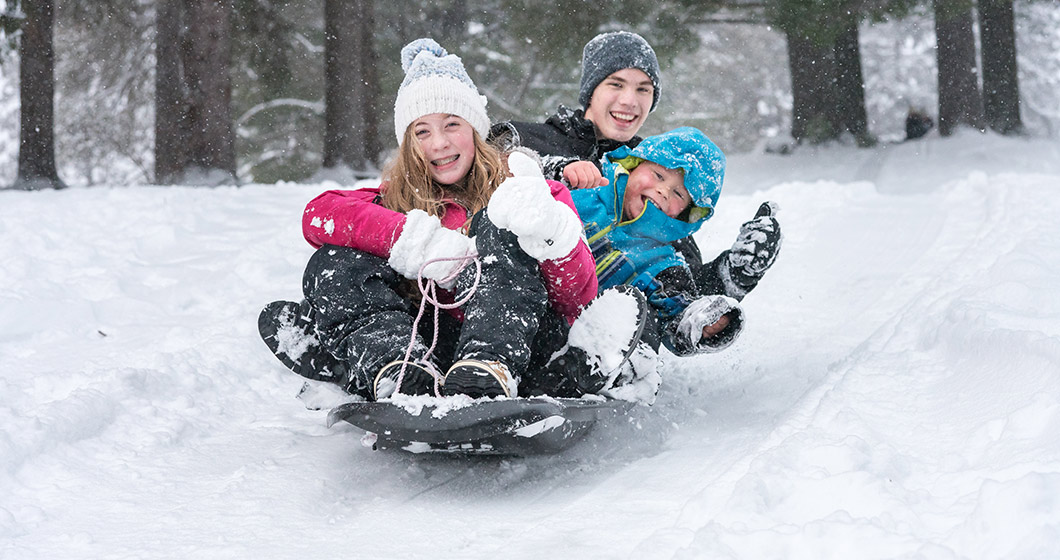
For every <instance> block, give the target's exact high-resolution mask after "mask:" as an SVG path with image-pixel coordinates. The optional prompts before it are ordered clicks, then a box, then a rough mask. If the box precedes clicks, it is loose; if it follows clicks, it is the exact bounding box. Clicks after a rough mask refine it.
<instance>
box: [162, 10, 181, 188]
mask: <svg viewBox="0 0 1060 560" xmlns="http://www.w3.org/2000/svg"><path fill="white" fill-rule="evenodd" d="M183 14H184V7H183V0H159V2H158V8H157V12H156V15H155V182H157V183H159V184H168V183H174V182H179V181H180V180H181V179H182V178H183V174H184V165H185V163H186V162H187V161H188V154H187V146H188V139H187V133H188V130H187V128H186V127H185V126H184V123H185V118H186V112H187V103H186V100H185V93H184V89H185V88H184V80H183V77H182V76H183V69H182V65H181V62H180V43H181V41H182V37H183V35H184V15H183Z"/></svg>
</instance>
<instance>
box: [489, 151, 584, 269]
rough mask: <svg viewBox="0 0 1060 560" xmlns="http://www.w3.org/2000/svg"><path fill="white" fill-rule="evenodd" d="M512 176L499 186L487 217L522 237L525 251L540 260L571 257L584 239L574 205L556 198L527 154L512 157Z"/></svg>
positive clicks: (539, 169) (509, 158)
mask: <svg viewBox="0 0 1060 560" xmlns="http://www.w3.org/2000/svg"><path fill="white" fill-rule="evenodd" d="M508 169H510V170H511V172H512V177H510V178H508V179H506V180H505V181H504V182H503V183H501V186H499V187H497V190H496V191H494V193H493V196H492V197H490V201H489V204H488V205H487V206H486V215H487V216H489V219H490V221H491V222H493V224H494V225H496V226H497V227H499V228H501V229H506V230H508V231H510V232H512V233H514V234H515V235H516V236H517V237H518V238H519V246H520V247H521V248H522V249H523V251H524V252H525V253H526V254H528V255H530V256H531V257H534V258H535V259H537V260H538V261H546V260H552V259H558V258H560V257H565V256H567V255H568V254H570V252H571V251H573V250H574V248H575V247H576V246H577V244H578V240H579V239H581V233H582V223H581V220H579V219H578V215H577V214H575V213H574V210H572V209H571V207H570V206H567V205H566V204H564V203H562V202H560V201H558V200H556V199H555V198H553V197H552V189H551V188H550V187H549V186H548V183H546V182H545V178H544V177H542V176H541V168H539V167H538V166H537V164H536V163H534V161H533V160H532V159H530V157H529V156H527V155H526V154H522V153H519V152H514V153H512V154H510V155H509V156H508Z"/></svg>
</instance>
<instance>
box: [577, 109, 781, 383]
mask: <svg viewBox="0 0 1060 560" xmlns="http://www.w3.org/2000/svg"><path fill="white" fill-rule="evenodd" d="M602 167H603V176H604V178H605V179H607V180H608V182H609V184H607V185H604V186H600V187H595V188H590V189H578V190H574V191H572V192H571V195H572V196H573V198H574V204H575V206H576V207H577V208H578V214H579V215H580V217H581V220H582V223H583V224H584V227H585V234H586V237H587V238H588V240H589V245H590V247H591V248H592V250H593V257H594V258H595V260H596V274H597V278H598V280H599V286H600V290H601V293H603V291H604V290H608V289H611V288H615V287H621V286H622V285H628V286H632V287H634V288H637V289H638V291H639V292H641V293H643V294H644V296H645V298H644V299H646V302H647V308H648V309H649V310H650V311H654V313H649V314H648V315H649V316H648V317H647V318H646V319H645V320H646V321H648V322H649V323H651V324H652V325H651V328H648V329H646V330H645V332H646V333H648V334H647V335H644V336H643V337H642V340H648V341H650V342H649V344H651V345H652V346H654V347H655V349H656V350H657V349H658V345H659V342H661V343H662V344H665V345H666V346H667V347H668V348H669V349H670V350H671V351H673V352H674V353H676V354H677V355H688V354H694V353H699V352H716V351H718V350H721V349H723V348H725V347H727V346H729V345H730V344H731V343H732V342H733V341H734V340H735V338H736V336H737V335H738V334H739V332H740V330H741V328H742V322H743V321H742V317H743V314H742V311H741V309H740V307H739V302H738V299H741V298H742V296H743V295H746V291H742V290H740V289H739V286H738V283H736V282H734V281H733V280H734V279H733V278H730V277H728V276H729V272H731V270H735V268H734V267H733V264H732V260H733V259H735V250H736V247H738V246H739V244H740V241H739V240H738V242H737V246H734V250H733V251H726V252H725V253H723V254H722V255H721V256H719V257H718V259H715V261H713V262H711V263H707V264H703V265H696V266H694V267H692V266H689V265H688V264H686V262H685V260H684V259H683V258H682V257H681V256H680V255H679V254H678V253H677V252H676V251H675V250H674V248H673V246H672V245H671V243H672V242H674V241H676V240H679V239H683V238H685V237H688V236H690V235H692V234H693V233H695V232H696V231H698V230H699V228H700V227H701V226H702V225H703V223H704V222H706V221H707V220H708V219H710V217H711V215H713V213H714V207H715V205H716V204H717V202H718V196H719V195H720V194H721V186H722V181H723V180H724V177H725V155H724V154H723V153H722V151H721V150H720V149H718V147H717V146H716V145H715V144H714V142H712V141H711V140H710V139H709V138H708V137H707V136H706V135H705V134H703V133H702V132H701V131H699V130H697V129H695V128H691V127H682V128H678V129H675V130H672V131H670V132H667V133H665V134H660V135H657V136H650V137H648V138H645V139H644V140H643V141H642V142H641V143H640V144H638V145H637V146H636V147H634V148H629V147H625V146H623V147H621V148H618V149H617V150H614V151H612V152H609V153H608V154H607V155H606V156H605V157H604V160H603V165H602ZM773 209H774V207H773V206H772V204H771V203H766V204H764V205H763V206H762V209H761V210H760V211H759V216H756V220H758V221H761V222H762V223H761V224H757V223H756V222H755V221H754V220H753V221H752V222H749V223H748V224H745V226H744V227H745V228H747V227H748V225H749V224H754V225H755V226H756V228H757V229H758V230H762V229H763V228H764V229H767V230H770V232H771V233H775V240H774V243H773V245H772V246H771V247H769V251H768V252H769V253H770V254H769V255H767V257H768V261H769V262H768V263H765V267H766V268H768V266H769V265H771V264H772V259H773V257H775V254H776V250H777V249H778V246H779V235H780V230H779V225H778V224H776V221H775V220H774V219H773V218H772V213H773V211H774V210H773ZM760 218H761V219H760ZM759 219H760V220H759ZM757 226H760V227H757ZM756 228H752V229H756ZM741 235H744V233H743V232H742V233H741ZM748 236H749V237H750V234H749V235H748ZM757 238H758V239H762V236H757ZM759 249H761V247H759ZM756 252H757V251H755V250H752V258H753V255H754V253H756ZM747 264H750V263H747ZM760 272H764V270H761V271H760ZM752 287H753V286H752ZM622 291H623V293H626V294H631V293H633V290H629V289H628V287H627V288H622ZM637 297H639V295H638V296H637ZM652 339H654V340H652ZM590 354H592V352H590ZM612 380H613V376H612Z"/></svg>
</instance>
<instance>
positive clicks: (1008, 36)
mask: <svg viewBox="0 0 1060 560" xmlns="http://www.w3.org/2000/svg"><path fill="white" fill-rule="evenodd" d="M1014 20H1015V16H1014V14H1013V9H1012V0H979V36H980V39H981V47H980V54H981V55H982V60H983V114H984V116H985V118H986V124H987V125H989V126H990V128H991V129H993V130H995V131H997V132H1000V133H1001V134H1018V133H1020V132H1022V131H1023V122H1022V121H1021V120H1020V88H1019V78H1018V76H1017V74H1018V72H1017V70H1018V66H1017V63H1016V29H1015V21H1014Z"/></svg>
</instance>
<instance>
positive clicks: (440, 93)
mask: <svg viewBox="0 0 1060 560" xmlns="http://www.w3.org/2000/svg"><path fill="white" fill-rule="evenodd" d="M401 68H402V70H404V71H405V79H404V80H403V81H402V82H401V87H400V88H398V94H397V99H396V100H395V101H394V133H395V135H396V136H397V140H398V143H399V144H400V143H401V140H402V139H403V138H404V136H405V129H407V128H408V127H409V125H410V124H412V122H413V121H415V120H416V119H418V118H420V117H422V116H424V115H429V114H431V113H446V114H449V115H456V116H458V117H460V118H462V119H464V120H465V121H467V122H468V123H469V124H470V125H471V126H472V127H473V128H474V129H475V130H476V131H477V132H478V133H479V135H480V136H482V137H483V138H485V137H486V135H487V134H488V133H489V128H490V119H489V115H487V114H486V97H485V96H484V95H479V93H478V88H476V87H475V83H474V82H472V81H471V78H470V77H469V76H468V75H467V70H465V69H464V64H463V62H461V61H460V57H458V56H456V55H453V54H449V53H448V52H446V50H445V49H443V48H442V47H441V45H439V44H438V43H437V42H435V41H434V39H428V38H424V39H416V40H415V41H412V42H411V43H409V44H407V45H405V47H404V48H402V49H401Z"/></svg>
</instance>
